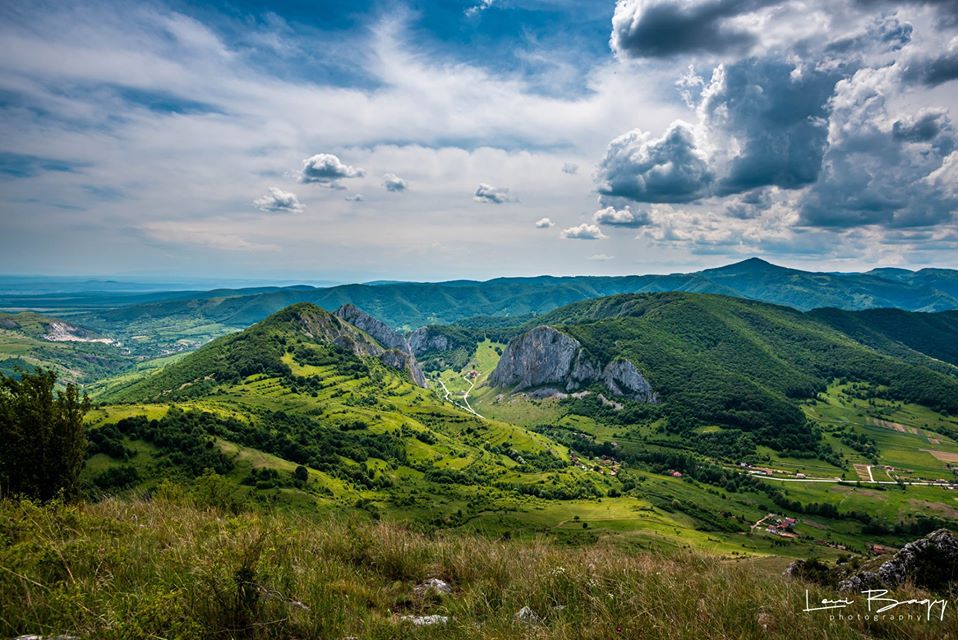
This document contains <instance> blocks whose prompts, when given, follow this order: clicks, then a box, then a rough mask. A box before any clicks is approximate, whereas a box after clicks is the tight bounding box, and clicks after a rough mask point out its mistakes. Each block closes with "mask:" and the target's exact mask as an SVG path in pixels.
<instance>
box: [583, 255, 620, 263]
mask: <svg viewBox="0 0 958 640" xmlns="http://www.w3.org/2000/svg"><path fill="white" fill-rule="evenodd" d="M589 260H591V261H593V262H608V261H609V260H615V256H610V255H606V254H604V253H597V254H595V255H591V256H589Z"/></svg>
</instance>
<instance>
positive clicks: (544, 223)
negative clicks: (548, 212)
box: [536, 218, 555, 229]
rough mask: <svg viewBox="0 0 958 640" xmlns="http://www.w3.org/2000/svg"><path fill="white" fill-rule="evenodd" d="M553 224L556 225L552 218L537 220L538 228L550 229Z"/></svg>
mask: <svg viewBox="0 0 958 640" xmlns="http://www.w3.org/2000/svg"><path fill="white" fill-rule="evenodd" d="M553 226H555V222H553V221H552V219H551V218H539V219H538V220H536V229H548V228H549V227H553Z"/></svg>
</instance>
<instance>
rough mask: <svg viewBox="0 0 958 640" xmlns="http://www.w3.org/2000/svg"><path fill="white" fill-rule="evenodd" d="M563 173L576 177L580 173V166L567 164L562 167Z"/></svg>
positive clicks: (572, 163) (571, 163)
mask: <svg viewBox="0 0 958 640" xmlns="http://www.w3.org/2000/svg"><path fill="white" fill-rule="evenodd" d="M562 173H567V174H569V175H570V176H574V175H575V174H577V173H579V165H577V164H576V163H574V162H566V163H565V164H563V165H562Z"/></svg>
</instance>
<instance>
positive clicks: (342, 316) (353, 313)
mask: <svg viewBox="0 0 958 640" xmlns="http://www.w3.org/2000/svg"><path fill="white" fill-rule="evenodd" d="M333 315H335V317H336V318H338V319H339V320H342V321H343V322H345V323H348V324H349V325H350V326H352V327H355V328H356V329H359V330H361V331H362V332H363V334H364V335H368V336H369V337H370V338H372V339H373V340H375V342H376V343H378V344H375V343H373V341H372V340H370V341H368V342H369V343H370V344H373V345H374V347H375V348H374V349H373V351H372V352H370V353H363V354H362V355H374V356H376V357H378V358H379V359H380V361H382V363H383V364H385V365H386V366H387V367H392V368H393V369H398V370H400V371H406V372H407V373H409V377H410V378H412V381H413V382H414V383H416V384H417V385H419V386H420V387H425V386H426V376H425V375H424V374H423V372H422V368H421V367H420V366H419V362H417V361H416V357H415V356H414V355H413V354H412V349H411V348H410V346H409V343H408V342H407V341H406V339H405V338H403V337H402V336H401V335H399V334H398V333H396V332H395V331H393V330H392V329H390V328H389V327H388V326H387V325H386V323H384V322H382V321H380V320H377V319H376V318H374V317H372V316H371V315H369V314H368V313H366V312H365V311H363V310H362V309H360V308H359V307H356V306H355V305H351V304H345V305H343V306H341V307H340V308H339V309H337V310H336V312H335V313H334V314H333ZM361 335H362V334H361ZM380 345H381V346H380ZM383 347H385V348H383ZM364 348H366V347H365V346H364ZM353 352H354V353H356V350H355V349H353ZM357 355H360V354H357Z"/></svg>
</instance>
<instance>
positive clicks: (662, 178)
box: [597, 120, 715, 202]
mask: <svg viewBox="0 0 958 640" xmlns="http://www.w3.org/2000/svg"><path fill="white" fill-rule="evenodd" d="M597 178H598V180H599V187H598V189H599V193H600V194H602V195H604V196H611V197H617V198H628V199H630V200H636V201H638V202H689V201H692V200H698V199H699V198H702V197H703V196H705V195H707V194H708V192H709V187H710V185H711V183H712V181H713V180H714V178H715V176H714V173H713V172H712V169H711V167H710V166H709V159H708V155H707V154H706V153H705V152H704V151H703V150H702V149H701V147H700V145H699V142H698V140H697V136H696V133H695V129H694V127H693V126H692V125H690V124H688V123H687V122H682V121H681V120H677V121H675V122H673V123H672V124H671V125H670V126H669V128H668V130H667V131H666V132H665V135H663V136H662V137H661V138H658V139H655V138H653V137H652V135H651V134H650V133H648V132H646V131H641V130H639V129H634V130H632V131H630V132H628V133H625V134H623V135H621V136H619V137H618V138H616V139H615V140H613V141H612V142H610V143H609V148H608V150H607V151H606V155H605V159H604V160H602V163H601V164H600V165H599V170H598V173H597Z"/></svg>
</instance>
